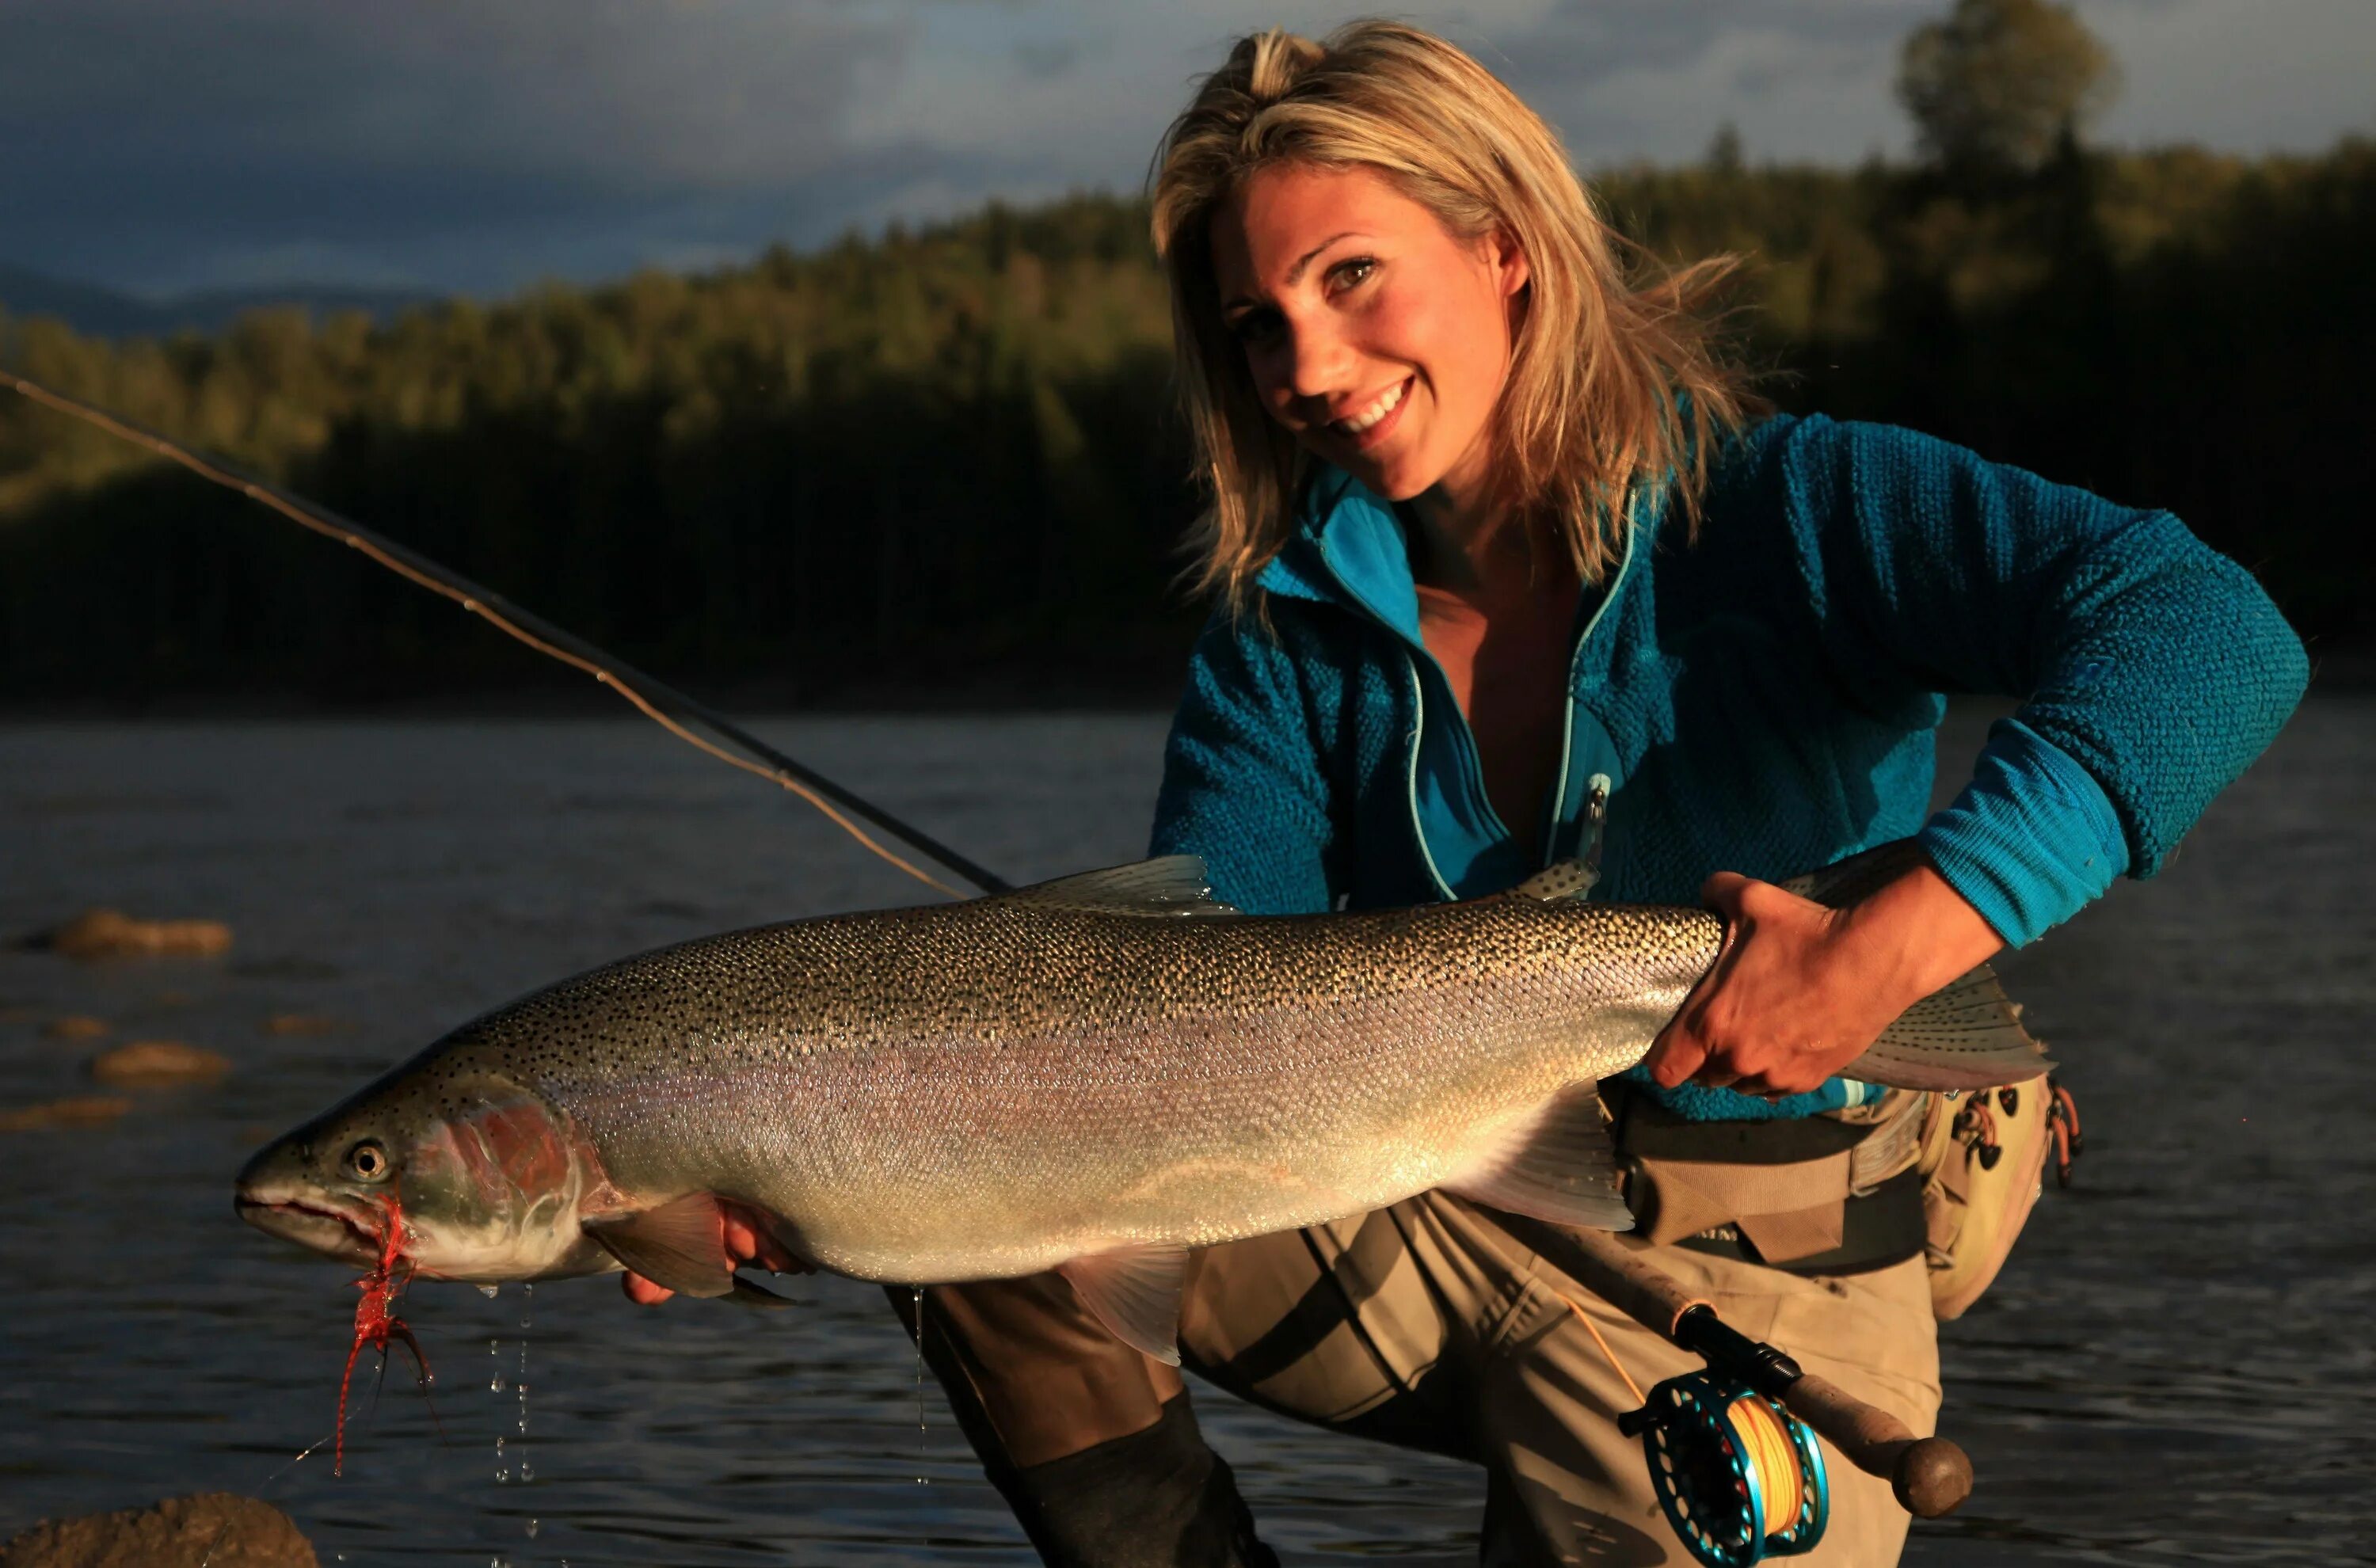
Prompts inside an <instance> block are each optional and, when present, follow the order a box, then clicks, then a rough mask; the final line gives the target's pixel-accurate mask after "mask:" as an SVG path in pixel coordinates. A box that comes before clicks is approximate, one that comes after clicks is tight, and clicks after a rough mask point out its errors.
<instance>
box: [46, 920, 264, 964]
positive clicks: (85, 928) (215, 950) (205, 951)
mask: <svg viewBox="0 0 2376 1568" xmlns="http://www.w3.org/2000/svg"><path fill="white" fill-rule="evenodd" d="M26 945H27V946H29V947H38V948H47V949H49V950H50V951H51V952H53V953H62V954H64V955H65V956H67V957H69V958H125V957H140V956H150V955H158V954H172V955H174V956H188V957H199V958H210V957H213V956H215V955H217V954H219V953H227V952H229V951H231V927H229V926H227V925H225V924H223V922H222V921H143V920H135V919H133V918H132V917H131V916H130V915H127V914H125V912H124V911H123V910H121V909H86V910H84V911H83V912H82V913H81V914H79V915H77V916H76V917H75V918H74V919H72V920H70V921H66V923H65V924H64V925H62V926H58V927H56V928H55V929H53V930H51V931H46V932H42V933H41V934H40V935H38V936H35V937H33V938H32V939H31V940H30V942H28V943H27V944H26Z"/></svg>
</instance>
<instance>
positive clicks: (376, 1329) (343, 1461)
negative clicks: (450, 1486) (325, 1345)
mask: <svg viewBox="0 0 2376 1568" xmlns="http://www.w3.org/2000/svg"><path fill="white" fill-rule="evenodd" d="M398 1265H403V1272H401V1273H398ZM411 1277H412V1267H411V1265H410V1261H409V1260H408V1259H406V1257H405V1256H404V1213H403V1209H402V1207H401V1206H399V1205H398V1202H397V1197H396V1194H394V1193H392V1192H391V1193H390V1194H388V1195H387V1221H386V1228H385V1229H383V1230H382V1231H381V1232H380V1243H379V1261H378V1262H377V1263H375V1264H374V1265H372V1271H371V1272H370V1273H369V1274H366V1275H364V1276H363V1277H362V1278H361V1279H358V1280H356V1281H355V1289H358V1290H361V1291H362V1293H363V1294H362V1301H357V1302H356V1303H355V1342H354V1343H353V1344H352V1345H351V1346H350V1347H348V1348H347V1370H346V1373H345V1375H344V1376H342V1377H340V1378H339V1431H338V1445H337V1449H336V1451H335V1457H334V1458H333V1460H332V1463H331V1467H330V1473H331V1474H332V1475H335V1476H342V1475H344V1474H346V1470H347V1390H348V1388H349V1387H350V1385H351V1384H353V1383H354V1381H355V1362H356V1360H358V1359H359V1358H360V1357H361V1356H362V1353H363V1347H364V1346H366V1345H368V1346H370V1347H371V1348H373V1349H374V1350H377V1351H378V1352H379V1355H380V1363H381V1365H382V1366H383V1367H385V1366H386V1362H387V1342H388V1341H389V1340H391V1339H398V1340H402V1341H403V1342H404V1348H406V1349H408V1350H410V1351H411V1352H412V1362H413V1365H415V1366H417V1367H419V1368H420V1369H421V1381H422V1383H423V1384H427V1383H428V1381H429V1360H428V1358H427V1357H425V1356H423V1355H422V1353H421V1341H419V1340H418V1339H415V1338H414V1337H413V1336H412V1330H411V1329H410V1328H408V1327H406V1326H405V1323H404V1320H403V1319H402V1318H400V1317H397V1316H395V1315H394V1314H393V1313H391V1312H390V1311H389V1310H388V1309H389V1308H391V1307H393V1306H394V1305H395V1304H396V1298H397V1296H398V1293H400V1292H401V1291H402V1290H403V1289H404V1287H405V1285H406V1283H407V1282H408V1281H409V1280H410V1279H411Z"/></svg>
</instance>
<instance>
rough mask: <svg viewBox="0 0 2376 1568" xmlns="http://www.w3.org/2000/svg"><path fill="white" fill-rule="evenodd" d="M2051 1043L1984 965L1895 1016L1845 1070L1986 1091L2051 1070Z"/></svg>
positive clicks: (1894, 1083) (1909, 1085) (1918, 1085)
mask: <svg viewBox="0 0 2376 1568" xmlns="http://www.w3.org/2000/svg"><path fill="white" fill-rule="evenodd" d="M2053 1066H2054V1063H2053V1062H2052V1061H2051V1060H2049V1058H2048V1056H2047V1054H2046V1047H2045V1046H2043V1045H2041V1044H2039V1043H2038V1041H2037V1038H2036V1037H2035V1036H2033V1035H2032V1034H2031V1033H2030V1032H2029V1031H2028V1030H2027V1029H2025V1028H2022V1027H2021V1009H2020V1008H2019V1007H2017V1006H2015V1005H2014V1002H2013V999H2012V998H2010V997H2008V996H2007V995H2005V992H2004V987H2003V985H2002V984H2001V983H2000V982H1999V981H1998V980H1997V976H1996V971H1995V970H1994V969H1991V968H1989V967H1988V966H1987V965H1986V964H1982V965H1980V966H1979V967H1978V968H1975V969H1971V970H1969V971H1967V972H1966V974H1965V975H1964V977H1963V978H1962V979H1960V980H1956V981H1955V982H1954V983H1953V984H1952V985H1948V986H1944V987H1942V988H1941V989H1940V990H1938V991H1934V992H1931V994H1930V995H1928V996H1926V997H1924V998H1923V999H1922V1000H1921V1001H1919V1002H1918V1003H1916V1004H1914V1005H1913V1006H1911V1007H1908V1008H1907V1010H1906V1011H1905V1012H1903V1013H1901V1014H1899V1015H1898V1016H1897V1021H1896V1022H1895V1023H1894V1024H1892V1025H1890V1026H1889V1028H1885V1029H1883V1030H1882V1031H1881V1038H1880V1039H1877V1040H1874V1041H1873V1042H1872V1044H1871V1045H1870V1046H1868V1047H1867V1048H1866V1049H1865V1053H1864V1054H1863V1055H1861V1056H1859V1057H1858V1058H1857V1059H1856V1060H1855V1061H1853V1062H1851V1063H1848V1064H1847V1066H1846V1067H1843V1068H1841V1069H1840V1071H1841V1072H1842V1073H1844V1074H1846V1075H1847V1076H1849V1077H1851V1078H1862V1079H1863V1080H1864V1081H1865V1082H1867V1083H1871V1084H1887V1085H1889V1086H1890V1087H1893V1088H1901V1089H1985V1088H1994V1087H1997V1086H1998V1085H2000V1084H2018V1083H2025V1082H2026V1081H2027V1080H2029V1079H2031V1078H2035V1077H2038V1076H2040V1075H2043V1074H2045V1073H2047V1072H2049V1071H2050V1070H2051V1069H2052V1068H2053Z"/></svg>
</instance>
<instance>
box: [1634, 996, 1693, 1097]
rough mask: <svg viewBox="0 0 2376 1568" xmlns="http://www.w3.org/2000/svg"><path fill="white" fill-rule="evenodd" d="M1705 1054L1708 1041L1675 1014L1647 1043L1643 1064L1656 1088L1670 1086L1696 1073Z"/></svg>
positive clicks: (1680, 1016) (1679, 1015)
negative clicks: (1648, 1047) (1646, 1052)
mask: <svg viewBox="0 0 2376 1568" xmlns="http://www.w3.org/2000/svg"><path fill="white" fill-rule="evenodd" d="M1707 1056H1708V1048H1707V1042H1706V1041H1705V1040H1703V1039H1700V1037H1699V1036H1698V1034H1697V1033H1695V1032H1694V1031H1693V1030H1692V1029H1691V1028H1688V1027H1687V1026H1686V1025H1685V1024H1684V1022H1683V1017H1682V1015H1681V1014H1677V1015H1676V1016H1674V1017H1672V1018H1670V1019H1669V1020H1668V1021H1667V1027H1666V1028H1663V1029H1660V1030H1659V1031H1658V1038H1657V1039H1655V1040H1652V1041H1651V1042H1650V1050H1649V1053H1648V1054H1647V1055H1645V1056H1644V1057H1643V1058H1642V1065H1643V1066H1645V1067H1646V1068H1648V1069H1649V1072H1650V1076H1651V1078H1652V1079H1653V1080H1654V1081H1656V1082H1657V1085H1658V1087H1661V1088H1669V1089H1670V1088H1673V1087H1675V1086H1676V1085H1678V1084H1680V1083H1681V1082H1682V1081H1683V1080H1684V1079H1686V1078H1688V1077H1690V1076H1691V1075H1693V1074H1694V1073H1696V1072H1698V1071H1699V1070H1700V1065H1701V1063H1705V1061H1706V1060H1707Z"/></svg>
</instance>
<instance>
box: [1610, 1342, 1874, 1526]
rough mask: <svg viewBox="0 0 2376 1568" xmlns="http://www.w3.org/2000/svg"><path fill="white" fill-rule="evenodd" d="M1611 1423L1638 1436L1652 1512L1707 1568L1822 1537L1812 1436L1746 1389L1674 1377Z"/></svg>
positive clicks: (1820, 1459) (1823, 1517)
mask: <svg viewBox="0 0 2376 1568" xmlns="http://www.w3.org/2000/svg"><path fill="white" fill-rule="evenodd" d="M1617 1424H1618V1428H1619V1430H1620V1431H1623V1432H1624V1433H1625V1434H1626V1435H1627V1436H1629V1437H1634V1436H1638V1437H1640V1438H1641V1440H1642V1452H1643V1454H1644V1455H1645V1457H1646V1458H1647V1459H1648V1461H1649V1465H1650V1486H1651V1490H1652V1491H1656V1492H1657V1495H1658V1506H1659V1507H1660V1508H1662V1509H1663V1510H1665V1512H1666V1515H1667V1522H1668V1523H1669V1524H1670V1525H1672V1526H1674V1527H1675V1534H1676V1535H1677V1536H1679V1537H1681V1538H1682V1542H1683V1544H1684V1545H1685V1546H1686V1547H1688V1548H1690V1549H1691V1553H1692V1555H1693V1557H1694V1558H1696V1559H1697V1560H1698V1561H1699V1562H1701V1563H1703V1564H1704V1565H1705V1568H1749V1564H1751V1563H1754V1562H1760V1561H1762V1560H1764V1559H1765V1558H1768V1557H1793V1556H1796V1555H1798V1554H1799V1553H1800V1552H1802V1551H1812V1550H1814V1547H1815V1544H1816V1543H1817V1542H1818V1541H1821V1540H1822V1539H1823V1538H1824V1524H1825V1523H1826V1522H1827V1521H1828V1520H1829V1518H1830V1516H1831V1492H1830V1488H1829V1486H1828V1485H1827V1483H1826V1482H1825V1480H1824V1455H1823V1450H1822V1449H1821V1448H1819V1447H1817V1446H1816V1443H1815V1434H1814V1432H1813V1431H1811V1430H1810V1429H1809V1428H1808V1426H1807V1424H1806V1423H1805V1422H1804V1421H1801V1420H1799V1419H1798V1418H1797V1417H1796V1416H1793V1415H1791V1414H1790V1413H1789V1412H1788V1410H1786V1409H1784V1408H1782V1406H1781V1405H1780V1404H1779V1403H1778V1402H1776V1401H1775V1400H1774V1399H1771V1398H1768V1397H1767V1396H1764V1395H1763V1394H1759V1393H1757V1392H1755V1391H1754V1390H1752V1389H1751V1388H1750V1387H1749V1386H1748V1385H1747V1384H1741V1383H1737V1382H1734V1381H1732V1380H1730V1379H1720V1378H1717V1377H1715V1376H1712V1375H1710V1374H1709V1373H1706V1372H1687V1373H1685V1374H1684V1375H1682V1376H1681V1377H1670V1378H1669V1379H1668V1380H1667V1381H1666V1382H1664V1383H1662V1384H1658V1385H1657V1387H1656V1388H1653V1389H1652V1390H1650V1396H1649V1399H1648V1401H1647V1402H1646V1403H1645V1404H1644V1406H1643V1407H1642V1408H1640V1409H1638V1410H1635V1411H1633V1412H1631V1413H1629V1414H1627V1415H1624V1416H1621V1417H1620V1418H1618V1423H1617Z"/></svg>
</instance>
